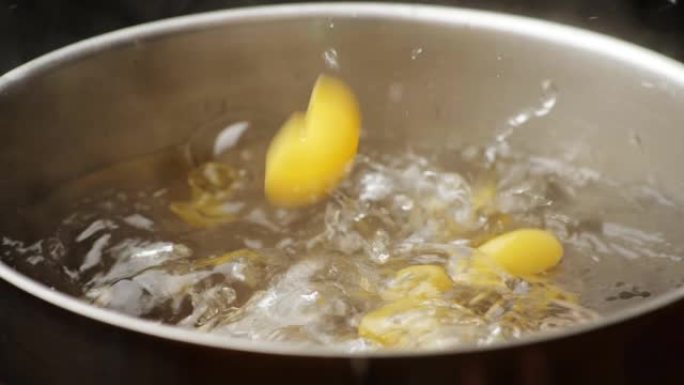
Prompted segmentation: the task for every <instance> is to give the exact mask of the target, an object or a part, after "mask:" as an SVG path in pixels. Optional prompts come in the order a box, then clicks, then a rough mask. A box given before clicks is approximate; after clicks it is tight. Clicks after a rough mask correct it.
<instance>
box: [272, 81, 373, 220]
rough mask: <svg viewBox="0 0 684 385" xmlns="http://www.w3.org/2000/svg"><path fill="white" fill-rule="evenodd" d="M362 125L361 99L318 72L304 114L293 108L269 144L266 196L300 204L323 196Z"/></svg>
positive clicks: (348, 159) (342, 171)
mask: <svg viewBox="0 0 684 385" xmlns="http://www.w3.org/2000/svg"><path fill="white" fill-rule="evenodd" d="M360 130H361V115H360V112H359V105H358V102H357V100H356V97H355V96H354V94H353V92H352V91H351V89H349V87H347V85H345V84H344V83H343V82H342V81H341V80H338V79H335V78H332V77H329V76H325V75H322V76H320V77H319V78H318V81H317V82H316V85H315V86H314V89H313V92H312V94H311V100H310V102H309V108H308V110H307V112H306V114H302V113H294V114H293V115H292V116H291V117H290V119H289V120H288V121H287V122H286V123H285V124H284V125H283V127H282V128H281V129H280V131H279V132H278V134H277V135H276V136H275V137H274V138H273V140H272V141H271V144H270V146H269V148H268V153H267V155H266V177H265V180H264V189H265V193H266V197H267V198H268V200H269V201H270V202H271V203H272V204H274V205H276V206H280V207H299V206H305V205H308V204H312V203H315V202H317V201H319V200H321V199H323V198H324V197H325V196H326V195H327V194H328V193H330V191H331V190H333V189H334V188H335V187H336V186H337V184H338V183H339V182H340V181H341V180H342V179H343V177H344V176H345V175H346V173H347V171H348V170H349V167H350V166H351V164H352V162H353V160H354V157H355V155H356V150H357V147H358V143H359V134H360Z"/></svg>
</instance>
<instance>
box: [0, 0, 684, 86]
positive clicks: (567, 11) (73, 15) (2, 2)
mask: <svg viewBox="0 0 684 385" xmlns="http://www.w3.org/2000/svg"><path fill="white" fill-rule="evenodd" d="M277 2H281V3H282V2H291V1H287V0H286V1H274V0H0V73H4V72H6V71H8V70H9V69H11V68H13V67H16V66H18V65H20V64H21V63H24V62H26V61H28V60H30V59H32V58H34V57H36V56H39V55H41V54H43V53H45V52H48V51H50V50H53V49H56V48H58V47H61V46H64V45H67V44H69V43H72V42H74V41H77V40H80V39H83V38H86V37H89V36H94V35H97V34H101V33H103V32H107V31H112V30H115V29H118V28H122V27H126V26H130V25H134V24H140V23H144V22H147V21H152V20H156V19H161V18H168V17H173V16H178V15H185V14H190V13H197V12H204V11H210V10H216V9H225V8H232V7H238V6H248V5H260V4H269V3H277ZM422 2H428V3H433V4H443V5H454V6H462V7H470V8H479V9H487V10H495V11H500V12H507V13H515V14H521V15H527V16H532V17H538V18H543V19H547V20H553V21H558V22H561V23H565V24H572V25H576V26H579V27H583V28H588V29H592V30H595V31H599V32H603V33H608V34H611V35H614V36H618V37H620V38H623V39H625V40H629V41H632V42H634V43H636V44H639V45H643V46H647V47H650V48H652V49H654V50H657V51H659V52H662V53H664V54H666V55H668V56H671V57H674V58H676V59H678V60H680V61H684V0H434V1H422Z"/></svg>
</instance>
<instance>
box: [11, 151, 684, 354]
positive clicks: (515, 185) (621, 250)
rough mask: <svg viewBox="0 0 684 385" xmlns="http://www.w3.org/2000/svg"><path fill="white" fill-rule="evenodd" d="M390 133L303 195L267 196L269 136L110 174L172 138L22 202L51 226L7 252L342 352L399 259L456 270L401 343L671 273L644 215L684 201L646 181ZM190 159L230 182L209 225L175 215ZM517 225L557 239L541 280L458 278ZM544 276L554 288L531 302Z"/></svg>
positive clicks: (208, 175) (607, 300) (520, 325)
mask: <svg viewBox="0 0 684 385" xmlns="http://www.w3.org/2000/svg"><path fill="white" fill-rule="evenodd" d="M366 144H368V143H366ZM383 146H384V148H383V147H379V146H378V147H376V146H373V145H368V146H367V149H363V150H362V152H361V154H360V155H359V156H358V157H357V159H356V162H355V166H354V168H353V171H352V173H351V175H350V176H349V178H348V179H347V180H345V182H344V183H343V184H342V185H341V186H340V187H339V188H338V189H337V190H336V191H335V192H334V193H333V194H332V196H331V197H330V199H328V200H327V201H326V202H323V203H320V204H318V205H316V206H314V207H309V208H305V209H299V210H282V209H276V208H273V207H271V206H270V205H268V204H267V203H266V202H265V200H264V198H263V195H262V188H261V184H262V180H263V171H262V168H261V165H260V164H258V162H254V161H252V160H253V159H259V158H260V157H263V153H264V148H263V145H261V146H259V145H254V146H246V147H244V148H239V149H234V150H231V151H229V153H228V155H227V156H224V157H223V159H220V160H218V161H216V163H209V164H205V165H204V166H200V167H198V168H196V170H195V171H189V169H190V168H191V166H192V165H190V164H188V165H187V166H188V168H184V167H177V168H176V169H175V170H172V172H171V174H174V173H175V176H171V177H169V178H167V179H164V180H162V181H161V182H160V183H156V182H150V181H137V182H135V183H128V184H122V183H118V182H115V181H121V180H125V179H127V178H128V179H130V178H131V176H130V175H131V174H130V170H141V169H145V170H147V169H154V168H155V167H157V164H158V163H159V162H160V159H167V158H169V157H171V158H178V163H179V164H182V163H183V162H184V161H185V159H186V157H185V155H184V153H183V151H181V150H179V149H169V150H168V151H166V152H163V153H161V154H156V155H153V156H151V157H147V158H142V159H138V160H134V161H132V162H129V163H127V164H125V165H124V166H117V167H113V168H111V169H106V170H103V171H100V172H98V173H96V174H94V175H91V176H89V177H87V178H84V179H83V180H79V181H76V182H74V183H73V184H71V185H69V186H66V187H65V188H63V189H61V190H60V191H58V192H56V193H55V194H54V195H53V196H52V197H51V198H50V199H47V200H46V201H45V202H43V203H42V204H41V205H38V206H36V207H34V208H32V209H31V210H28V211H27V212H26V214H25V216H26V218H27V219H28V220H29V222H30V221H31V220H33V223H38V222H40V223H41V226H42V229H41V231H42V233H43V234H47V235H46V236H45V237H44V238H43V239H41V240H40V241H38V242H36V243H32V244H26V243H23V242H19V241H16V240H11V239H9V238H7V237H6V238H4V240H3V255H4V257H3V258H4V260H5V261H6V262H8V263H10V264H12V265H15V266H19V267H20V268H21V270H23V271H27V272H28V274H32V273H31V272H34V273H35V272H38V271H42V272H43V273H41V274H42V276H41V275H40V274H38V273H36V274H37V275H38V276H39V278H40V279H42V280H43V281H50V279H52V281H53V282H58V286H59V288H60V289H62V290H65V291H67V292H69V293H71V294H74V295H77V296H80V297H81V298H83V299H84V300H85V301H88V302H91V303H93V304H95V305H97V306H101V307H107V308H111V309H114V310H117V311H120V312H124V313H127V314H131V315H134V316H138V317H142V318H147V319H153V320H159V321H162V322H165V323H169V324H175V325H179V326H180V327H187V328H197V329H201V330H205V331H208V332H213V333H217V334H225V335H232V336H239V337H243V338H248V339H253V340H278V341H289V342H292V343H307V344H324V345H326V346H331V345H335V346H340V347H342V348H344V349H348V350H363V349H374V348H378V347H379V346H378V345H376V344H375V343H373V342H372V341H368V340H364V339H363V338H360V337H359V336H358V333H357V327H358V324H359V322H360V320H361V318H362V317H363V315H364V314H366V313H367V312H369V311H371V310H373V309H376V308H378V307H379V306H381V304H382V300H381V298H380V296H379V294H378V293H379V292H381V291H382V290H383V288H385V287H387V285H388V284H390V282H391V281H392V277H393V276H394V274H395V273H396V271H398V270H399V269H401V268H403V267H406V266H409V265H415V264H436V265H442V266H444V267H445V268H446V269H447V270H448V271H449V272H450V274H451V276H452V279H453V280H454V281H455V282H456V286H455V288H454V289H453V290H452V291H450V292H449V293H447V294H445V295H444V297H443V298H440V299H439V301H443V306H445V307H446V308H447V309H448V312H447V314H448V315H447V316H446V317H445V318H443V319H440V324H439V326H438V327H436V328H435V329H434V330H432V331H431V332H429V333H425V334H423V335H420V336H418V337H417V338H416V339H415V340H414V341H412V343H411V344H409V346H411V347H435V346H437V347H448V346H453V345H457V344H460V343H476V344H487V343H491V342H493V341H498V340H501V339H510V338H517V337H520V336H522V335H525V334H527V333H530V332H534V331H537V330H542V329H546V328H553V327H560V326H564V325H568V324H574V323H578V322H584V321H587V320H591V319H593V318H595V317H597V316H598V312H607V311H610V310H611V309H616V308H619V307H620V305H617V304H619V303H621V302H625V301H629V300H632V299H634V298H637V299H638V298H640V297H647V296H649V295H651V294H652V293H656V294H657V293H659V292H662V291H664V290H667V289H668V288H671V287H673V286H676V285H679V284H681V282H669V281H662V282H661V281H659V282H658V283H657V284H654V283H653V282H648V281H644V278H643V276H645V275H648V274H649V271H650V273H651V274H652V273H653V272H654V271H656V270H657V269H663V268H669V266H675V265H677V266H678V265H679V263H678V260H679V255H680V250H678V249H677V248H676V247H674V246H672V245H671V244H670V243H669V242H668V234H667V233H664V232H662V231H658V230H661V229H657V228H655V227H653V226H650V225H649V222H648V221H647V220H644V218H643V216H641V215H640V213H644V212H647V213H648V214H649V216H657V217H659V218H668V217H671V218H675V217H676V216H678V215H679V213H678V212H677V210H675V209H674V207H673V206H672V203H671V202H669V201H667V200H666V198H664V197H662V196H660V195H659V194H657V193H656V192H655V191H653V190H652V189H649V188H647V187H645V186H631V187H630V186H619V185H615V184H613V183H611V182H610V181H609V180H607V179H606V178H602V177H601V176H600V175H599V174H597V173H596V172H594V171H592V170H586V169H577V168H573V167H570V166H569V165H566V164H562V163H558V162H555V161H551V160H548V159H536V158H527V157H521V156H516V155H514V154H507V155H502V154H501V153H498V154H497V156H496V157H494V158H495V159H494V158H492V156H491V155H492V154H491V147H485V148H478V147H469V148H465V149H448V148H444V149H441V150H440V151H438V152H435V150H434V149H430V150H429V151H427V150H425V151H422V150H421V149H405V148H400V147H399V146H396V147H395V148H394V149H392V148H388V146H386V144H385V145H383ZM373 148H383V149H382V151H380V150H372V149H373ZM188 173H189V174H190V178H191V179H192V183H193V185H194V186H195V189H197V188H198V186H199V188H200V189H204V190H206V191H208V193H210V194H224V195H223V196H222V198H221V200H219V203H218V204H217V205H215V206H216V207H214V210H213V211H211V212H210V211H207V210H205V211H204V214H205V217H204V219H207V220H208V221H209V222H210V223H211V224H212V225H211V226H208V227H202V226H200V227H197V226H192V225H190V224H188V223H186V221H184V220H183V219H181V217H182V215H181V216H179V215H176V214H177V213H178V207H181V208H182V207H184V206H183V204H184V203H183V202H187V201H188V200H189V199H190V196H191V191H190V190H189V188H188V185H187V183H186V179H187V176H188ZM94 181H95V182H94ZM103 186H108V188H104V187H103ZM212 189H213V190H212ZM206 191H205V192H206ZM195 192H197V191H195ZM179 204H180V206H179ZM173 207H176V209H175V211H176V213H174V210H172V208H173ZM207 213H209V214H207ZM635 214H636V215H635ZM48 217H49V218H48ZM46 219H52V221H50V220H46ZM522 226H533V227H543V228H548V229H551V230H552V231H553V232H554V233H555V234H556V235H557V236H559V237H560V239H561V240H562V241H563V243H564V245H565V248H566V255H565V258H564V260H563V262H562V263H561V265H560V266H559V267H557V268H556V269H555V270H554V271H553V272H551V273H550V274H548V275H547V276H545V277H544V282H543V283H539V282H526V281H524V280H520V279H515V278H513V277H508V276H506V275H505V273H503V272H500V273H499V274H500V276H501V279H502V280H503V281H505V282H506V286H505V288H504V289H502V288H501V287H498V288H489V287H486V286H482V285H476V284H475V283H474V282H470V281H468V279H467V278H464V276H459V272H458V271H457V269H455V268H454V266H456V264H457V263H458V262H459V261H467V260H468V258H470V256H471V255H472V253H471V251H472V248H473V247H475V246H477V245H478V244H479V243H481V242H482V241H483V240H486V239H488V238H489V237H491V236H493V235H495V234H499V233H501V232H504V231H506V230H510V229H514V228H518V227H522ZM634 260H639V261H641V262H640V263H642V264H643V269H640V270H639V274H636V273H634V274H633V273H629V269H627V268H625V267H624V266H625V265H628V264H629V263H633V261H634ZM646 260H647V262H644V261H646ZM45 272H48V273H45ZM606 277H611V278H610V280H608V279H607V278H606ZM616 277H617V278H616ZM540 290H546V291H553V292H560V293H563V294H562V295H561V296H559V297H558V296H557V297H554V298H553V299H551V300H547V301H543V302H541V305H540V302H539V296H538V295H537V294H535V293H540ZM573 294H576V296H575V295H573ZM440 306H442V305H440ZM406 322H408V323H410V320H406Z"/></svg>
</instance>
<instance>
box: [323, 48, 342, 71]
mask: <svg viewBox="0 0 684 385" xmlns="http://www.w3.org/2000/svg"><path fill="white" fill-rule="evenodd" d="M323 61H324V63H325V66H326V67H328V69H330V70H334V71H339V70H340V63H339V60H338V53H337V50H336V49H335V48H328V49H326V50H325V51H324V52H323Z"/></svg>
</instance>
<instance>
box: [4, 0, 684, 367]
mask: <svg viewBox="0 0 684 385" xmlns="http://www.w3.org/2000/svg"><path fill="white" fill-rule="evenodd" d="M311 17H321V18H330V19H332V20H333V21H334V19H335V18H374V19H386V20H403V21H413V22H419V23H420V22H422V23H434V24H439V25H442V26H444V27H454V26H461V27H463V26H465V27H470V28H473V29H480V30H491V31H497V32H501V33H507V34H514V35H520V36H524V37H526V38H531V39H537V40H542V41H545V42H548V43H550V44H556V45H561V46H566V47H568V48H572V49H577V50H582V51H588V52H591V53H592V54H595V55H597V56H603V57H607V58H611V59H613V60H616V61H617V62H622V63H627V64H629V65H632V66H636V67H640V68H642V69H644V70H645V71H646V72H650V73H656V74H659V75H661V76H664V77H665V78H667V79H669V80H670V81H671V82H673V83H676V84H677V85H679V86H684V65H682V64H681V63H679V62H677V61H675V60H673V59H670V58H667V57H665V56H663V55H660V54H658V53H655V52H653V51H650V50H648V49H645V48H642V47H639V46H637V45H634V44H631V43H627V42H625V41H622V40H619V39H616V38H612V37H609V36H606V35H602V34H598V33H595V32H590V31H586V30H582V29H579V28H575V27H569V26H564V25H561V24H556V23H552V22H547V21H542V20H536V19H531V18H527V17H522V16H513V15H506V14H500V13H494V12H488V11H479V10H469V9H462V8H455V7H444V6H435V5H418V4H382V3H316V4H306V3H304V4H287V5H266V6H258V7H247V8H237V9H230V10H223V11H213V12H207V13H200V14H195V15H189V16H181V17H175V18H170V19H165V20H160V21H155V22H151V23H145V24H141V25H138V26H134V27H129V28H125V29H121V30H117V31H114V32H110V33H106V34H103V35H99V36H96V37H93V38H89V39H86V40H83V41H80V42H77V43H75V44H72V45H69V46H66V47H64V48H61V49H58V50H55V51H53V52H50V53H48V54H46V55H43V56H41V57H39V58H37V59H34V60H32V61H29V62H28V63H26V64H23V65H21V66H19V67H17V68H15V69H13V70H10V71H9V72H7V73H5V74H4V75H2V76H0V97H1V96H2V94H3V93H4V92H6V91H7V90H9V89H10V88H12V87H14V86H15V85H18V84H19V83H21V82H22V81H24V80H26V79H29V78H31V77H33V76H36V75H38V74H40V73H43V72H45V71H49V70H51V69H53V68H56V67H58V66H60V65H63V64H65V63H68V62H70V61H74V60H76V59H79V58H82V57H85V56H88V55H92V54H96V53H98V52H102V51H105V50H107V49H111V48H113V47H116V46H120V45H127V44H136V42H137V41H138V40H140V39H142V38H150V37H153V36H160V35H170V34H174V33H184V32H188V31H192V30H198V29H206V28H210V27H213V26H218V25H229V24H231V23H237V22H262V21H268V20H287V19H297V18H311ZM0 278H2V279H4V280H5V281H7V282H9V283H10V284H12V285H14V286H16V287H17V288H19V289H21V290H23V291H25V292H27V293H29V294H31V295H33V296H35V297H38V298H40V299H42V300H44V301H46V302H49V303H51V304H53V305H55V306H58V307H61V308H63V309H66V310H68V311H70V312H73V313H76V314H79V315H82V316H85V317H87V318H90V319H93V320H96V321H99V322H103V323H106V324H109V325H112V326H115V327H120V328H123V329H127V330H131V331H135V332H138V333H142V334H147V335H150V336H155V337H160V338H164V339H168V340H174V341H178V342H186V343H192V344H195V345H201V346H207V347H214V348H221V349H230V350H239V351H245V352H253V353H264V354H278V355H293V356H306V357H334V358H389V357H416V356H430V355H436V354H440V355H441V354H465V353H474V352H484V351H490V350H498V349H505V348H513V347H518V346H523V345H530V344H535V343H540V342H544V341H549V340H555V339H559V338H563V337H570V336H574V335H577V334H579V333H585V332H589V331H592V330H596V329H599V328H602V327H606V326H609V325H613V324H616V323H619V322H622V321H626V320H628V319H631V318H634V317H637V316H639V315H643V314H645V313H648V312H651V311H653V310H656V309H658V308H661V307H665V306H667V305H668V304H671V303H674V302H676V301H678V300H680V299H681V298H682V297H684V287H682V288H678V289H675V290H672V291H669V292H667V293H665V294H662V295H659V296H656V297H654V298H652V299H649V300H646V301H644V302H643V303H641V304H639V305H637V306H632V307H630V308H627V309H623V310H621V311H618V312H615V313H613V314H610V315H607V316H604V317H601V318H599V319H597V320H592V321H589V322H586V323H583V324H580V325H576V326H571V327H567V328H562V329H558V330H549V331H542V332H537V333H533V334H531V335H529V336H525V337H522V338H520V339H516V340H509V341H503V342H496V343H493V344H490V345H486V346H477V345H474V344H470V345H461V346H457V347H454V348H451V349H439V350H421V351H409V350H381V351H370V352H368V351H364V352H349V351H345V350H342V349H341V348H332V347H323V346H308V345H307V346H303V345H296V344H289V343H284V342H263V341H250V340H247V339H242V338H236V337H229V336H218V335H215V334H211V333H206V332H200V331H196V330H191V329H183V328H180V327H176V326H171V325H163V324H160V323H158V322H153V321H148V320H143V319H139V318H136V317H133V316H129V315H125V314H121V313H118V312H115V311H113V310H107V309H102V308H97V307H95V306H93V305H90V304H88V303H86V302H83V301H81V300H79V299H77V298H74V297H71V296H68V295H66V294H64V293H60V292H57V291H55V290H54V289H52V288H50V287H47V286H45V285H43V284H42V283H40V282H37V281H34V280H32V279H30V278H28V277H26V276H24V275H23V274H21V273H19V272H17V271H15V270H14V269H12V268H11V267H9V266H8V265H6V264H5V263H3V262H0Z"/></svg>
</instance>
